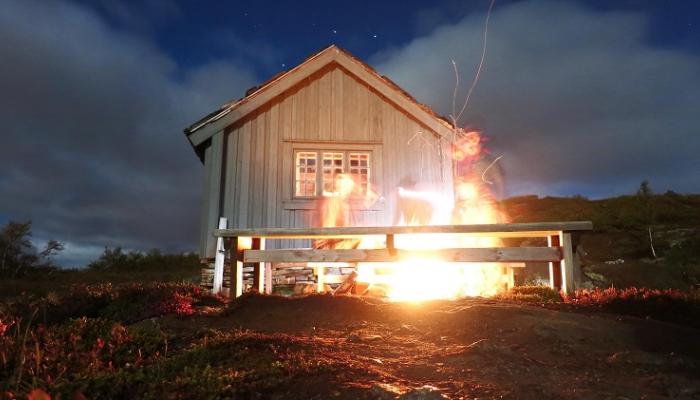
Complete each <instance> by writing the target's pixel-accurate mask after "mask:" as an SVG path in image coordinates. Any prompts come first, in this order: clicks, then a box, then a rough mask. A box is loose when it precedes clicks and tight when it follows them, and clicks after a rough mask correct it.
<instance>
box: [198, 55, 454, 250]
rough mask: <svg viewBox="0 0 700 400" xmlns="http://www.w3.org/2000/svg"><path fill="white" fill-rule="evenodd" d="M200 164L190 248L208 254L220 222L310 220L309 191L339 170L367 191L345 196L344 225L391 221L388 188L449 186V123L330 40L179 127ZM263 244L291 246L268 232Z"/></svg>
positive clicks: (392, 198)
mask: <svg viewBox="0 0 700 400" xmlns="http://www.w3.org/2000/svg"><path fill="white" fill-rule="evenodd" d="M185 134H186V136H187V139H188V140H189V141H190V143H191V144H192V147H193V148H194V150H195V152H196V154H197V155H198V156H199V158H200V160H201V161H202V163H203V164H204V171H205V173H204V184H203V196H202V208H201V218H202V222H201V232H200V247H199V252H200V255H201V258H202V259H203V260H211V259H212V258H214V256H215V249H216V240H215V238H214V236H213V235H212V233H213V231H214V229H216V228H217V224H218V221H219V218H220V217H225V218H227V222H228V228H271V227H280V228H291V227H300V228H310V227H314V226H320V224H321V221H320V219H319V210H318V208H319V199H321V198H322V197H323V196H324V190H325V189H326V187H327V186H328V185H329V179H330V178H332V176H333V175H334V174H336V173H339V172H342V173H345V174H350V175H351V176H353V179H355V180H356V181H357V182H361V185H367V187H368V188H371V189H372V190H373V191H375V192H376V193H377V195H378V196H377V198H376V201H375V202H374V203H373V204H365V203H363V202H357V203H353V205H352V208H353V210H352V215H353V217H352V221H351V223H352V225H355V226H370V225H392V223H393V222H394V217H395V215H396V207H397V196H396V191H397V187H398V186H399V184H400V183H401V182H406V181H413V182H416V183H420V184H423V185H425V186H430V187H432V188H434V189H436V190H439V191H442V192H443V193H445V194H446V195H447V196H451V195H452V191H453V189H452V187H453V186H452V179H453V176H452V158H451V148H450V146H449V144H448V141H447V140H443V138H449V137H450V135H452V134H453V132H452V129H451V125H450V124H449V122H448V121H446V120H445V119H443V118H441V117H439V116H437V115H436V114H435V113H434V112H433V111H432V110H431V109H430V108H429V107H427V106H425V105H422V104H419V103H418V102H416V100H415V99H413V98H412V97H411V96H410V95H409V94H408V93H406V92H405V91H403V90H402V89H401V88H399V87H398V86H397V85H395V84H394V83H392V82H391V81H390V80H389V79H388V78H386V77H383V76H381V75H379V74H378V73H377V72H376V71H375V70H374V69H372V68H371V67H370V66H368V65H367V64H365V63H363V62H362V61H360V60H358V59H356V58H355V57H353V56H352V55H350V54H349V53H348V52H346V51H344V50H342V49H340V48H338V47H337V46H335V45H332V46H329V47H327V48H325V49H323V50H321V51H320V52H318V53H316V54H314V55H313V56H311V57H309V58H308V59H306V60H305V61H304V62H302V63H301V64H300V65H298V66H296V67H294V68H292V69H290V70H289V71H286V72H283V73H280V74H278V75H277V76H275V77H273V78H272V79H271V80H269V81H268V82H265V83H264V84H262V85H260V86H258V87H255V88H253V89H250V90H249V91H248V92H247V93H246V95H245V97H243V98H242V99H240V100H237V101H234V102H231V103H228V104H225V105H223V106H222V107H221V108H220V109H218V110H216V111H214V112H212V113H211V114H209V115H207V116H206V117H204V118H203V119H201V120H200V121H198V122H196V123H195V124H193V125H192V126H190V127H189V128H187V129H186V130H185ZM267 247H268V248H285V247H300V243H292V241H291V240H290V241H286V242H285V241H282V240H278V241H269V242H267Z"/></svg>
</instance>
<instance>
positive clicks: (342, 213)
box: [322, 131, 508, 301]
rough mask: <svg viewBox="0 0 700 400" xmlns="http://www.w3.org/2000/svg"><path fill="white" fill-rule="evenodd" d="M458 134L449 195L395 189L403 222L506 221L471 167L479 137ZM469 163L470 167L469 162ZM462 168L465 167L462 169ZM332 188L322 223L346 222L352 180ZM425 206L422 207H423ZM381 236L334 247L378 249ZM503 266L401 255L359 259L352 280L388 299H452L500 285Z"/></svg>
mask: <svg viewBox="0 0 700 400" xmlns="http://www.w3.org/2000/svg"><path fill="white" fill-rule="evenodd" d="M458 134H459V138H458V140H456V141H455V143H454V146H453V153H452V155H453V159H454V162H455V164H456V165H458V164H460V163H461V164H462V166H463V165H465V164H467V167H466V168H461V169H460V168H455V171H456V173H455V180H456V182H455V185H454V195H453V197H451V198H450V197H449V196H446V195H444V194H441V193H440V192H439V191H437V190H425V189H423V188H421V189H420V190H418V189H416V188H414V187H399V188H397V199H398V200H397V202H398V203H399V204H398V205H397V207H399V209H400V211H401V213H402V214H403V215H402V217H403V218H402V220H401V221H400V224H404V225H420V224H428V225H447V224H482V223H502V222H506V219H505V216H504V214H503V213H502V212H501V211H500V210H499V208H498V206H497V202H496V200H495V197H494V196H493V194H492V193H491V190H490V189H489V185H488V183H487V182H488V181H487V180H485V179H484V174H485V171H481V170H479V169H478V168H473V165H475V164H476V163H477V161H478V160H479V159H480V158H481V157H482V155H483V153H482V138H481V135H480V134H479V132H465V131H458ZM470 164H472V166H471V167H470ZM465 169H466V172H465ZM337 179H338V181H337V183H336V187H337V188H340V189H339V190H338V191H337V192H336V193H333V194H331V195H329V196H328V197H327V198H326V204H325V205H324V206H323V207H322V223H323V226H328V227H331V226H345V225H348V221H347V219H348V217H347V216H348V215H349V213H350V207H349V204H350V201H351V199H352V198H353V194H355V195H357V193H354V192H355V191H356V190H355V189H354V182H353V181H352V178H351V177H350V176H348V175H339V176H338V177H337ZM370 192H372V191H371V190H370V191H367V193H364V194H363V196H364V200H365V202H367V203H371V202H373V201H375V200H376V198H377V195H376V193H370ZM426 210H427V211H426ZM384 240H385V239H384V238H383V237H365V238H363V239H362V240H361V241H360V242H359V243H358V242H357V241H355V242H352V241H348V240H345V241H340V242H338V243H334V244H333V247H334V248H341V247H342V248H350V247H358V248H364V249H372V248H384V247H385V245H386V243H384ZM394 241H395V243H394V246H395V247H396V248H398V249H412V250H432V249H441V248H450V247H496V246H500V245H501V243H500V240H499V239H496V238H490V237H483V236H479V237H476V236H466V235H440V234H410V235H396V237H395V239H394ZM504 271H505V268H498V267H494V266H493V265H487V264H481V263H454V262H445V261H443V260H440V259H439V258H437V257H427V258H421V259H406V260H401V261H399V262H394V263H359V264H358V265H357V277H356V281H357V282H362V283H364V284H366V285H367V286H368V291H369V292H370V293H374V294H377V295H381V296H383V297H387V298H388V299H390V300H393V301H424V300H433V299H455V298H459V297H464V296H491V295H494V294H496V293H497V292H498V291H500V290H502V289H503V288H504V287H505V282H506V280H507V279H508V278H507V276H506V274H505V273H504Z"/></svg>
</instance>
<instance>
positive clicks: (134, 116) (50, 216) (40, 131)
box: [0, 1, 255, 261]
mask: <svg viewBox="0 0 700 400" xmlns="http://www.w3.org/2000/svg"><path fill="white" fill-rule="evenodd" d="M0 37H2V38H3V39H2V40H0V59H2V60H3V61H2V63H0V77H2V79H0V120H1V121H3V142H4V143H5V145H3V146H1V147H0V160H2V173H1V174H0V194H1V195H0V210H1V211H2V214H3V215H5V216H7V217H8V218H9V217H12V218H15V219H23V218H29V219H32V220H34V225H35V235H36V236H38V237H39V238H47V237H55V238H57V239H60V240H64V241H67V242H68V243H69V248H68V251H67V253H68V256H69V257H75V258H79V259H81V261H82V260H84V259H85V257H88V255H86V254H89V255H90V256H92V255H94V253H95V251H99V249H100V248H101V247H102V246H105V245H110V246H117V245H119V246H124V247H128V248H137V249H144V248H149V247H161V248H164V249H166V250H189V249H193V248H195V245H196V244H195V240H196V234H197V232H198V228H197V226H198V223H199V221H198V216H199V196H200V191H201V179H200V178H201V172H202V168H201V165H200V163H199V160H197V158H196V156H195V155H194V153H193V152H192V150H191V149H190V148H189V144H188V143H187V141H186V139H185V137H184V134H182V129H183V127H185V126H187V125H188V124H189V123H191V122H192V121H194V120H196V119H197V118H199V117H201V116H202V115H204V114H206V113H207V112H209V111H211V109H213V108H215V107H216V106H218V105H219V104H221V103H222V102H224V101H226V100H229V98H230V97H231V96H233V95H236V94H240V93H242V92H243V91H244V90H245V88H247V87H249V86H251V85H252V84H253V83H254V82H255V79H254V76H253V74H252V73H251V72H250V71H249V70H247V69H246V68H242V67H240V66H239V65H238V64H237V63H236V62H235V61H232V60H219V61H216V62H211V63H208V64H205V65H201V66H199V67H196V68H190V69H188V70H182V69H181V68H180V67H179V66H178V65H177V64H176V63H175V62H174V61H173V60H172V59H170V58H169V57H168V56H167V55H165V54H163V53H162V52H160V51H159V50H158V49H157V48H155V47H154V46H153V45H151V44H150V43H149V41H148V40H146V39H144V38H141V37H138V36H130V35H127V34H124V33H121V32H120V31H115V30H113V29H111V28H110V27H109V26H108V25H107V24H105V23H104V22H103V20H102V19H101V18H100V17H99V16H98V15H97V14H95V13H93V12H91V11H89V10H88V9H86V8H84V7H81V6H78V5H75V4H71V3H63V2H33V1H17V2H12V1H11V2H5V3H4V4H3V7H2V8H0Z"/></svg>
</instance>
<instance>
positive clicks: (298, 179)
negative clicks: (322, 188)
mask: <svg viewBox="0 0 700 400" xmlns="http://www.w3.org/2000/svg"><path fill="white" fill-rule="evenodd" d="M317 157H318V153H316V152H315V151H300V152H298V153H296V157H295V167H294V170H295V172H294V195H295V196H300V197H313V196H316V167H315V165H316V158H317Z"/></svg>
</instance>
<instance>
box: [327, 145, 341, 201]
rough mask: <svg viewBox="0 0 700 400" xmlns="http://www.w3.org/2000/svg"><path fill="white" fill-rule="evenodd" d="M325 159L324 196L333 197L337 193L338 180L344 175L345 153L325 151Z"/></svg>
mask: <svg viewBox="0 0 700 400" xmlns="http://www.w3.org/2000/svg"><path fill="white" fill-rule="evenodd" d="M322 158H323V195H324V196H332V195H334V194H335V193H337V190H338V188H336V179H337V176H338V174H342V173H343V169H344V163H345V160H344V158H345V153H342V152H335V151H324V152H323V153H322Z"/></svg>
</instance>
